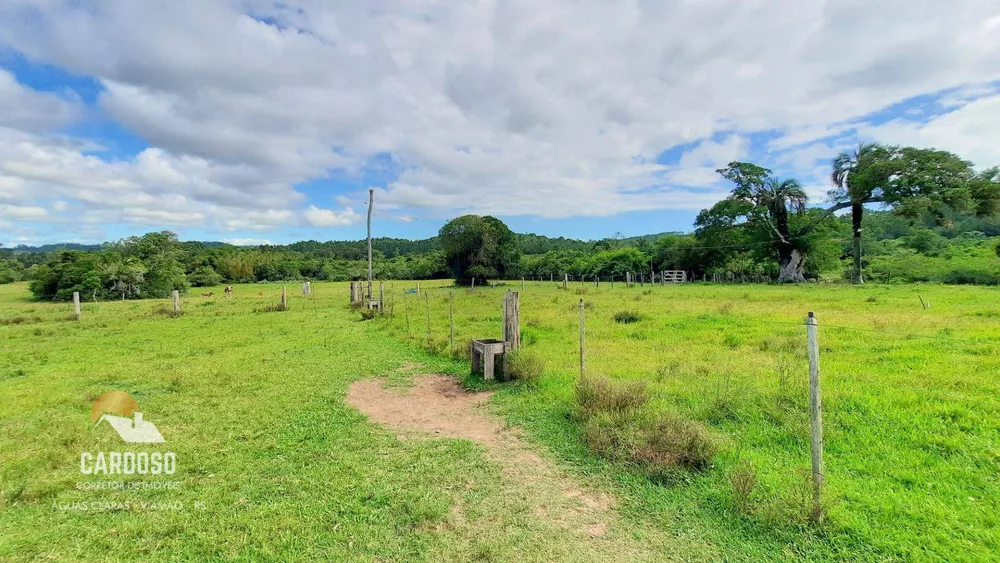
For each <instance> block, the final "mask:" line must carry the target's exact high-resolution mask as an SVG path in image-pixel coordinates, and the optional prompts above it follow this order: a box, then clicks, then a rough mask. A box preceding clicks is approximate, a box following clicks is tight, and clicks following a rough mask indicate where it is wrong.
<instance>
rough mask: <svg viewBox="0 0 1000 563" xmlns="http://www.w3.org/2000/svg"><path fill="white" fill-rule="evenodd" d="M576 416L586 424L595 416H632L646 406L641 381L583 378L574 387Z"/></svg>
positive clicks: (646, 396)
mask: <svg viewBox="0 0 1000 563" xmlns="http://www.w3.org/2000/svg"><path fill="white" fill-rule="evenodd" d="M576 402H577V415H578V416H579V418H581V419H583V420H586V419H588V418H590V417H592V416H594V415H596V414H598V413H607V414H609V415H612V416H615V417H619V418H620V417H623V416H627V415H630V414H635V413H636V412H637V411H639V410H640V409H641V408H642V407H644V406H645V405H646V403H648V402H649V393H648V392H647V386H646V382H645V381H637V380H630V381H613V380H611V379H610V378H608V377H607V376H604V375H598V376H590V377H584V378H583V379H581V380H580V382H579V383H577V385H576Z"/></svg>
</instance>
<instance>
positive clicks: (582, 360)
mask: <svg viewBox="0 0 1000 563" xmlns="http://www.w3.org/2000/svg"><path fill="white" fill-rule="evenodd" d="M585 333H586V330H585V329H584V319H583V299H581V300H580V379H583V376H584V375H586V374H587V369H586V365H587V364H586V360H585V357H586V355H585V354H584V351H585V346H584V335H585Z"/></svg>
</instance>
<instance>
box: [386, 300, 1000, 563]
mask: <svg viewBox="0 0 1000 563" xmlns="http://www.w3.org/2000/svg"><path fill="white" fill-rule="evenodd" d="M411 285H412V284H411ZM560 285H561V284H559V283H550V282H544V283H538V282H528V284H527V288H526V290H525V291H524V293H523V294H522V296H521V330H522V343H523V344H524V345H525V347H526V349H527V350H530V351H532V352H533V353H535V354H537V355H539V356H541V357H542V358H544V360H545V362H546V371H545V375H544V376H543V378H542V384H541V385H540V388H538V389H536V390H533V391H531V392H524V391H523V390H520V389H511V390H510V391H505V392H503V393H501V394H500V395H498V397H497V399H496V402H497V403H498V404H499V406H500V408H501V410H502V411H503V412H504V413H505V414H506V415H507V416H508V417H509V418H510V419H511V421H512V422H514V423H515V424H518V425H522V426H524V427H526V428H528V429H529V430H530V431H531V432H532V435H533V436H534V437H535V438H536V439H537V440H539V441H542V442H544V443H546V444H548V445H550V446H551V447H553V448H555V449H556V450H557V451H558V452H559V454H560V455H561V456H563V457H564V458H567V459H572V460H574V462H575V463H579V464H581V465H584V466H587V467H593V462H592V461H591V459H590V456H588V455H587V454H586V453H585V451H584V447H583V446H582V444H581V441H580V439H579V437H578V436H577V434H576V432H575V430H574V428H573V425H572V424H571V423H570V422H569V421H568V415H569V413H570V412H571V410H572V408H573V401H574V394H573V389H574V382H575V380H576V378H577V377H578V374H579V363H578V362H579V360H578V348H577V346H578V319H579V301H580V299H583V300H584V303H585V306H586V317H587V320H586V331H587V332H586V342H587V370H588V373H600V374H606V375H609V376H611V377H612V378H616V379H629V378H637V379H644V380H647V381H649V382H650V385H651V388H652V389H653V391H654V395H655V397H656V407H657V408H658V409H660V410H661V411H662V412H664V413H665V414H666V413H680V414H682V415H684V416H687V417H690V418H692V419H696V420H699V421H702V422H705V423H707V424H708V425H710V427H711V428H713V429H714V430H715V431H716V432H717V435H718V437H719V439H720V440H721V441H722V442H723V444H724V451H723V453H722V454H721V455H720V456H719V457H718V459H717V464H716V466H715V467H714V468H713V469H711V470H709V471H707V472H705V473H703V474H697V475H689V476H688V477H687V478H686V480H685V482H682V483H677V484H676V485H675V486H662V485H656V484H650V483H648V481H646V480H645V479H635V478H630V477H628V476H627V475H628V474H629V472H628V470H627V468H614V469H610V470H609V469H607V468H606V467H604V465H603V464H599V465H601V468H600V469H599V470H601V471H611V472H612V473H613V474H614V475H615V477H616V478H617V479H619V480H620V481H621V482H622V483H623V487H624V490H625V491H627V492H625V493H623V494H624V495H625V496H626V497H627V498H630V499H632V501H633V502H632V505H631V507H632V509H633V510H635V511H636V512H637V513H641V514H645V515H647V516H648V517H649V518H650V520H652V521H656V522H661V523H663V524H664V525H669V523H670V522H672V521H674V520H675V519H676V518H678V516H677V515H678V514H683V515H689V516H690V515H697V516H696V517H697V518H698V519H699V520H701V521H702V523H703V524H704V525H706V526H707V527H708V528H709V529H713V530H725V532H722V535H723V536H724V537H725V540H719V539H717V538H716V539H715V541H723V543H727V544H729V543H732V544H734V545H738V546H740V547H739V548H738V551H739V552H741V553H743V554H745V555H749V556H752V557H758V556H760V557H766V556H769V555H773V553H774V551H773V550H775V549H777V550H778V552H779V553H782V554H783V555H786V556H787V555H796V556H808V557H811V558H827V557H829V558H835V559H836V558H848V559H855V558H858V559H875V558H885V557H889V558H924V557H926V558H930V559H935V558H938V559H949V560H954V559H969V560H977V559H984V558H989V557H991V556H993V555H995V554H996V553H998V552H1000V528H998V519H1000V478H998V469H1000V345H998V342H1000V291H998V290H997V289H996V288H983V287H969V286H964V287H946V286H877V285H876V286H868V287H853V286H848V285H821V286H801V287H781V286H756V285H712V284H707V285H706V284H688V285H683V286H655V287H650V286H649V285H646V286H645V287H634V288H625V287H624V284H621V283H619V284H615V287H614V288H611V287H610V284H607V283H602V284H601V286H600V287H599V288H597V287H595V286H594V285H593V284H592V283H590V284H581V283H571V284H570V287H569V289H568V290H562V289H561V288H560V287H559V286H560ZM396 287H397V288H398V287H399V286H398V284H397V286H396ZM507 289H513V290H520V289H521V282H519V281H517V282H509V284H508V285H507V286H506V287H504V286H500V287H498V288H494V289H491V288H482V289H477V290H476V291H475V293H470V292H468V291H465V290H458V291H455V331H456V334H455V340H456V347H457V348H459V350H458V354H462V353H464V348H465V346H466V342H467V341H468V339H469V338H473V337H495V338H498V337H500V335H501V322H502V317H501V305H500V304H501V299H502V295H503V293H504V292H505V291H506V290H507ZM450 291H451V290H450V289H447V288H442V289H437V290H435V289H432V290H430V291H429V292H425V293H427V294H428V296H429V299H430V312H431V337H430V341H429V343H428V342H427V336H426V324H425V303H424V300H423V298H421V299H419V300H418V299H415V297H416V296H415V295H408V296H407V302H406V309H407V310H408V313H409V316H410V330H409V332H407V330H406V324H405V315H404V311H403V303H402V301H401V300H400V298H399V296H398V295H395V296H394V303H393V305H394V315H393V316H391V317H389V318H385V319H381V320H379V321H378V322H379V323H382V324H383V325H385V327H386V329H387V330H388V331H389V332H390V333H392V334H394V335H396V336H397V337H398V338H402V339H408V338H409V339H412V340H413V341H414V342H416V343H421V344H423V345H424V346H426V347H427V348H429V349H431V350H432V351H435V352H436V353H438V354H440V355H442V356H447V355H448V354H449V352H450V350H449V343H448V334H449V332H448V331H449V327H448V307H449V302H448V301H449V298H450V295H449V292H450ZM921 297H922V298H923V299H924V300H925V301H926V302H929V303H930V308H929V309H925V308H924V307H923V306H922V305H921V302H920V298H921ZM808 311H815V313H816V316H817V317H818V319H819V323H820V329H819V330H820V337H819V338H820V346H821V371H822V386H823V401H824V404H823V407H824V421H825V424H824V428H825V447H826V456H825V461H826V467H825V473H826V483H827V495H826V507H825V508H826V512H827V515H828V518H827V523H826V525H825V526H824V527H822V528H819V529H815V528H812V527H810V526H809V525H808V524H807V519H806V515H807V513H808V495H809V485H808V470H809V452H810V449H809V418H808V360H807V356H806V336H805V327H804V326H803V325H802V322H803V320H804V317H805V315H806V313H807V312H808ZM623 313H624V314H623ZM628 313H632V314H628ZM616 316H617V317H619V319H620V320H632V317H635V316H638V320H637V321H635V322H624V323H623V322H616V320H615V317H616ZM737 470H741V471H742V472H743V473H744V474H745V473H747V472H749V473H750V474H752V475H753V476H754V480H755V482H756V486H755V487H754V488H753V490H752V491H751V492H750V493H749V495H740V494H737V493H736V492H735V485H734V483H733V475H734V473H737V472H738V471H737ZM778 546H781V547H778Z"/></svg>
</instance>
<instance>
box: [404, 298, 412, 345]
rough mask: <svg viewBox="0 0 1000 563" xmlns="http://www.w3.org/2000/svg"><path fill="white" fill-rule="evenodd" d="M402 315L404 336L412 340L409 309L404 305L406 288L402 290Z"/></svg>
mask: <svg viewBox="0 0 1000 563" xmlns="http://www.w3.org/2000/svg"><path fill="white" fill-rule="evenodd" d="M403 315H405V316H406V336H407V337H408V338H413V333H411V332H410V308H409V307H408V306H407V305H406V288H405V287H404V288H403Z"/></svg>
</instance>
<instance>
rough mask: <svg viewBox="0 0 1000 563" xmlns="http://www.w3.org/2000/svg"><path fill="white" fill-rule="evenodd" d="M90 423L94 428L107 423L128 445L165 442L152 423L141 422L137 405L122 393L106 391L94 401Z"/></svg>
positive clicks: (129, 396)
mask: <svg viewBox="0 0 1000 563" xmlns="http://www.w3.org/2000/svg"><path fill="white" fill-rule="evenodd" d="M90 421H91V422H92V423H93V424H94V428H96V427H97V426H98V425H99V424H101V423H102V422H107V423H108V424H110V425H111V427H112V428H114V429H115V432H117V433H118V435H119V436H121V438H122V440H125V441H126V442H128V443H130V444H152V443H163V442H166V440H164V439H163V436H162V435H161V434H160V431H159V430H157V429H156V426H155V425H154V424H153V423H152V422H148V421H146V420H143V418H142V413H141V412H139V403H138V402H136V400H135V399H133V398H132V395H129V394H128V393H126V392H124V391H107V392H105V393H103V394H102V395H101V396H100V397H98V398H97V400H96V401H94V408H93V409H92V410H91V416H90Z"/></svg>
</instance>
